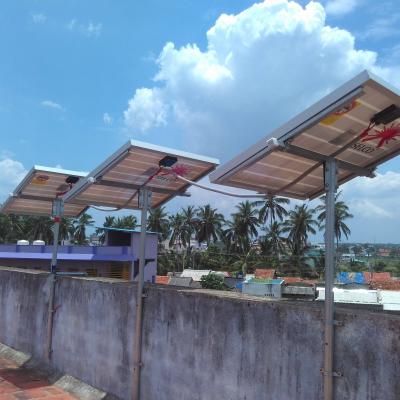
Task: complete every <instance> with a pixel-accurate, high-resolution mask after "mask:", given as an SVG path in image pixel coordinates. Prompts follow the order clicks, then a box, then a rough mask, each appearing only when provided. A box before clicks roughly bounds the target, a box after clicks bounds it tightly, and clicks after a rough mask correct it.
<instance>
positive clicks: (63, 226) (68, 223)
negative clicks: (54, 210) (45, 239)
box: [59, 217, 74, 243]
mask: <svg viewBox="0 0 400 400" xmlns="http://www.w3.org/2000/svg"><path fill="white" fill-rule="evenodd" d="M73 229H74V224H73V222H72V219H71V218H66V217H62V218H61V221H60V233H59V242H60V243H63V242H64V241H65V240H68V239H69V237H70V235H71V233H73Z"/></svg>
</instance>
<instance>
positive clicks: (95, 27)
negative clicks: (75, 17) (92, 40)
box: [83, 22, 103, 37]
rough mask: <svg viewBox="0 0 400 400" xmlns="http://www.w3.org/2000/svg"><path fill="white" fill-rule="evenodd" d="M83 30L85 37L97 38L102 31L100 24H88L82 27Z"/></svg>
mask: <svg viewBox="0 0 400 400" xmlns="http://www.w3.org/2000/svg"><path fill="white" fill-rule="evenodd" d="M83 29H84V31H85V33H86V35H87V36H93V37H99V36H100V34H101V31H102V29H103V25H102V24H101V23H97V24H94V23H93V22H89V24H87V25H86V26H83Z"/></svg>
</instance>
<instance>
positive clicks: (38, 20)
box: [32, 13, 47, 24]
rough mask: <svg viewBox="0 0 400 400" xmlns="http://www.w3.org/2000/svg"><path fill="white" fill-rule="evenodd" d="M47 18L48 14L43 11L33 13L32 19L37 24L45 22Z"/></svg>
mask: <svg viewBox="0 0 400 400" xmlns="http://www.w3.org/2000/svg"><path fill="white" fill-rule="evenodd" d="M46 20H47V17H46V15H44V14H42V13H36V14H32V21H33V23H35V24H44V23H45V22H46Z"/></svg>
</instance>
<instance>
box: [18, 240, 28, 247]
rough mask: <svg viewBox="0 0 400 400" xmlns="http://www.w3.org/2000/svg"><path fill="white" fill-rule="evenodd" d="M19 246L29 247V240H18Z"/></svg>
mask: <svg viewBox="0 0 400 400" xmlns="http://www.w3.org/2000/svg"><path fill="white" fill-rule="evenodd" d="M17 245H18V246H29V241H28V240H24V239H22V240H18V242H17Z"/></svg>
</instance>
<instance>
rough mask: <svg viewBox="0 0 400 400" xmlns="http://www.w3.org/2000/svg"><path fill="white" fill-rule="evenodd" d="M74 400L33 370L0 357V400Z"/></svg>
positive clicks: (73, 397)
mask: <svg viewBox="0 0 400 400" xmlns="http://www.w3.org/2000/svg"><path fill="white" fill-rule="evenodd" d="M28 399H37V400H41V399H45V400H74V399H78V397H75V396H73V395H71V394H70V393H68V392H65V391H64V390H62V389H60V388H59V387H57V386H55V385H52V384H51V383H49V382H48V381H47V380H45V379H43V378H42V377H40V376H39V375H37V374H36V373H35V371H34V370H31V369H27V368H24V367H21V366H18V364H16V363H15V362H13V361H10V360H9V359H6V358H3V357H0V400H28Z"/></svg>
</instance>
